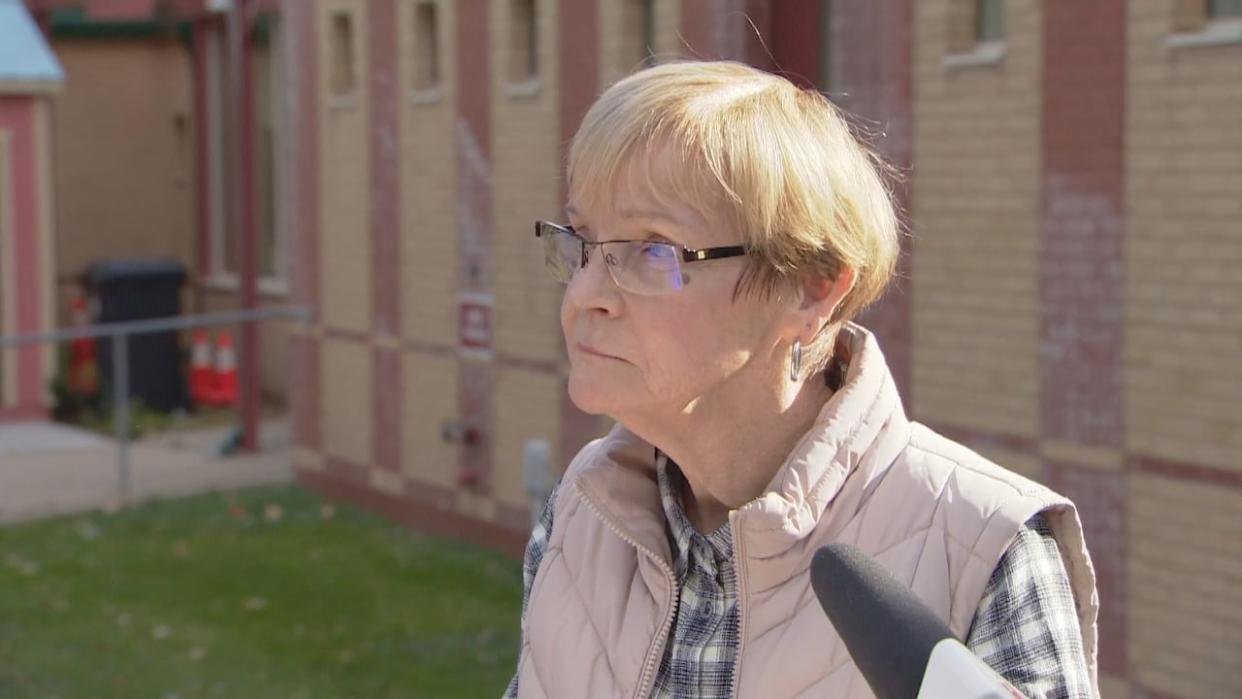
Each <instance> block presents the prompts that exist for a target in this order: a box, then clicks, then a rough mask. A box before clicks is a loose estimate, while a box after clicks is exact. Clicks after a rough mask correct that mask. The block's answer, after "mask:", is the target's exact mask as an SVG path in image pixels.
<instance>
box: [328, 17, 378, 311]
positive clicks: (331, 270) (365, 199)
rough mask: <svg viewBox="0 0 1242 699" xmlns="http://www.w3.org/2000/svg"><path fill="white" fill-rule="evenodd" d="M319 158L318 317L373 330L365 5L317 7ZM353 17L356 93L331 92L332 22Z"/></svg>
mask: <svg viewBox="0 0 1242 699" xmlns="http://www.w3.org/2000/svg"><path fill="white" fill-rule="evenodd" d="M317 9H318V13H319V21H318V23H317V25H318V31H319V36H318V46H319V47H320V50H319V94H320V114H319V129H320V134H319V143H320V146H321V148H322V151H321V155H320V187H319V191H320V226H321V246H322V247H321V249H320V261H321V262H320V284H321V288H320V293H319V298H320V309H319V310H320V317H321V319H322V321H323V323H324V324H325V325H327V326H329V327H331V328H334V329H342V330H350V331H354V332H367V331H369V330H370V329H371V295H372V292H371V217H370V206H369V205H370V201H371V197H370V191H369V186H370V184H369V183H370V137H369V134H370V109H369V106H368V95H367V87H366V86H367V3H366V2H363V1H362V0H320V3H319V6H318V8H317ZM342 11H344V12H349V13H350V14H351V15H352V17H353V29H354V33H353V35H354V51H353V54H354V91H353V94H351V95H348V96H335V95H333V93H332V84H331V82H332V55H331V46H332V42H331V36H332V33H331V28H332V27H331V20H332V15H333V14H334V13H336V12H342Z"/></svg>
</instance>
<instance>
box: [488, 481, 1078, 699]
mask: <svg viewBox="0 0 1242 699" xmlns="http://www.w3.org/2000/svg"><path fill="white" fill-rule="evenodd" d="M657 476H658V480H659V485H660V496H661V501H662V503H663V506H664V514H665V517H666V520H667V527H666V529H665V532H666V534H667V535H668V538H669V546H670V550H671V551H672V552H673V555H674V560H673V571H674V573H675V574H676V577H677V580H678V582H679V584H680V589H679V591H678V607H677V612H676V615H675V618H674V620H673V626H672V628H671V629H670V631H669V637H668V641H667V643H666V644H665V646H664V659H663V661H662V662H661V663H660V670H659V672H658V673H657V675H656V681H655V688H654V690H653V693H652V695H653V696H655V697H661V698H663V697H678V698H679V699H717V698H721V699H724V698H727V697H728V696H729V692H730V690H731V689H732V686H733V666H734V664H735V662H736V660H737V648H738V634H739V619H738V606H737V584H736V572H735V569H734V566H733V540H732V532H731V531H730V525H729V524H727V523H726V524H725V525H724V526H722V527H720V528H719V529H717V530H716V531H714V532H712V533H710V534H701V533H699V532H698V531H697V530H696V529H695V528H694V526H693V525H692V524H691V523H690V521H689V519H687V517H686V515H685V512H684V510H683V509H682V506H681V500H680V497H679V495H678V493H679V492H682V486H683V485H684V482H683V477H682V475H681V472H680V470H678V469H677V467H676V464H673V463H671V462H669V461H668V460H667V459H664V458H661V459H660V461H659V463H658V464H657ZM555 501H556V490H555V489H553V491H552V494H551V495H550V496H549V497H548V504H547V505H546V506H545V507H544V511H543V515H542V516H541V517H540V519H539V523H538V524H537V525H536V526H535V530H534V532H533V534H532V536H531V540H530V543H529V544H528V545H527V547H526V560H525V566H524V571H523V579H524V583H525V592H524V595H523V598H522V614H523V616H525V614H526V601H527V599H528V598H529V596H530V588H531V584H532V583H533V582H534V579H535V573H536V572H538V570H539V562H540V561H541V560H542V559H543V552H544V549H545V548H546V546H547V542H548V536H549V534H550V533H551V531H552V512H553V509H554V505H555ZM966 645H967V646H968V647H969V648H970V649H971V650H972V651H974V653H975V654H976V655H977V656H979V657H980V658H981V659H983V661H984V662H986V663H987V664H988V665H990V666H992V667H993V668H994V669H995V670H996V671H997V672H999V673H1000V674H1001V675H1002V676H1004V677H1005V678H1006V679H1007V680H1009V681H1010V682H1011V683H1012V684H1013V685H1014V686H1015V687H1017V688H1018V689H1019V690H1020V691H1022V692H1023V693H1024V694H1025V695H1026V696H1027V697H1029V698H1030V699H1043V698H1048V699H1080V698H1082V699H1090V697H1091V696H1092V695H1091V681H1090V678H1089V675H1088V673H1087V665H1086V659H1085V656H1084V653H1083V647H1082V635H1081V630H1080V628H1079V625H1078V614H1077V612H1076V611H1075V606H1074V598H1073V593H1072V592H1071V591H1070V585H1069V576H1068V575H1067V574H1066V572H1065V567H1064V564H1063V563H1062V561H1061V554H1060V553H1059V552H1058V550H1057V544H1056V540H1055V539H1054V538H1053V535H1052V531H1051V530H1050V529H1049V528H1048V524H1047V522H1046V521H1045V520H1044V518H1043V517H1042V516H1041V515H1036V516H1034V517H1032V518H1031V519H1030V520H1029V521H1028V522H1027V523H1026V525H1025V526H1024V527H1023V528H1022V529H1021V531H1020V532H1019V533H1018V536H1017V538H1016V539H1015V540H1014V542H1013V543H1012V544H1011V545H1010V547H1009V549H1008V550H1007V551H1006V552H1005V555H1004V556H1003V557H1002V558H1001V560H1000V563H999V564H997V567H996V570H995V571H994V572H993V574H992V577H991V579H990V580H989V582H988V585H987V588H986V589H985V591H984V594H983V599H982V600H980V602H979V608H978V609H977V611H976V612H975V617H974V621H973V622H972V624H971V629H970V632H969V634H968V635H967V638H966ZM517 683H518V678H517V676H516V675H514V677H513V679H512V680H511V681H510V683H509V686H508V689H507V690H506V691H505V694H504V697H505V699H510V698H516V697H517Z"/></svg>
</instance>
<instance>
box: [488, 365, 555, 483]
mask: <svg viewBox="0 0 1242 699" xmlns="http://www.w3.org/2000/svg"><path fill="white" fill-rule="evenodd" d="M564 392H565V387H564V384H563V383H562V382H561V378H560V377H559V376H558V375H556V374H548V373H542V372H533V371H525V370H521V369H512V368H502V369H501V370H500V371H499V373H498V375H497V377H496V451H495V452H494V453H493V454H492V463H493V468H492V472H493V474H494V481H493V486H494V490H493V493H494V495H495V497H496V499H497V500H499V501H501V502H506V503H509V504H511V505H516V506H521V507H526V505H527V499H526V487H525V486H524V485H523V484H522V447H523V446H524V445H525V444H526V440H528V439H540V438H541V439H546V440H548V444H549V445H550V446H551V447H552V466H553V469H554V470H555V469H563V468H564V465H563V464H559V463H558V462H559V461H560V459H558V458H557V454H558V453H559V450H560V444H561V396H563V395H564Z"/></svg>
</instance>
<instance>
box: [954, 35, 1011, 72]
mask: <svg viewBox="0 0 1242 699" xmlns="http://www.w3.org/2000/svg"><path fill="white" fill-rule="evenodd" d="M1006 51H1007V49H1006V47H1005V42H1004V40H999V41H980V42H979V43H977V44H975V47H974V48H973V49H971V50H969V51H962V52H960V53H946V54H945V55H944V58H942V59H941V63H940V65H941V66H942V67H944V68H948V69H955V68H971V67H975V66H994V65H999V64H1000V63H1002V62H1004V60H1005V53H1006Z"/></svg>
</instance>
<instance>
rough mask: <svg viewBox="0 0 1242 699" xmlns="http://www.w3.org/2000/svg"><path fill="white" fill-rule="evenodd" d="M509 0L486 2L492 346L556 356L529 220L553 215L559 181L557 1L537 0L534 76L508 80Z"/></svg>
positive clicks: (555, 291)
mask: <svg viewBox="0 0 1242 699" xmlns="http://www.w3.org/2000/svg"><path fill="white" fill-rule="evenodd" d="M510 6H511V3H510V2H509V1H508V0H505V1H502V2H496V3H493V4H492V6H491V10H492V12H491V22H492V25H491V36H492V38H493V41H492V46H491V68H492V70H491V73H492V157H493V179H492V182H493V199H492V212H493V217H494V222H495V225H494V228H493V236H494V245H493V248H492V250H493V258H492V259H493V262H494V264H495V277H494V287H493V290H494V293H495V296H496V307H495V341H496V350H497V352H498V353H500V354H502V355H509V356H515V357H520V358H523V359H537V360H558V359H559V358H560V356H561V354H562V350H561V333H560V321H559V319H558V318H559V313H560V299H561V292H562V287H561V286H560V284H558V283H556V282H554V281H553V280H552V279H551V277H549V276H548V274H547V272H546V271H545V270H544V265H543V253H542V251H541V249H540V247H539V245H538V244H537V243H536V240H535V237H534V221H535V220H536V219H539V218H551V219H560V218H561V217H562V216H563V214H562V211H561V210H562V202H561V201H560V199H561V195H560V189H561V181H562V177H563V175H562V167H561V152H560V143H559V142H560V132H559V129H560V126H559V124H560V110H559V101H558V92H559V91H558V86H559V71H558V66H557V58H558V46H557V42H556V41H555V40H553V39H552V38H550V37H556V36H557V31H558V27H557V15H556V12H557V2H556V0H537V2H536V13H537V17H536V22H537V24H538V35H539V36H540V37H542V39H541V40H540V41H538V43H537V45H538V47H539V48H538V51H539V57H538V65H539V75H538V77H537V78H536V79H535V80H534V81H532V82H529V83H524V84H521V85H515V84H513V83H512V82H511V81H510V79H509V65H508V61H509V53H508V51H509V46H508V41H509V32H510V29H509V10H510Z"/></svg>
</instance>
